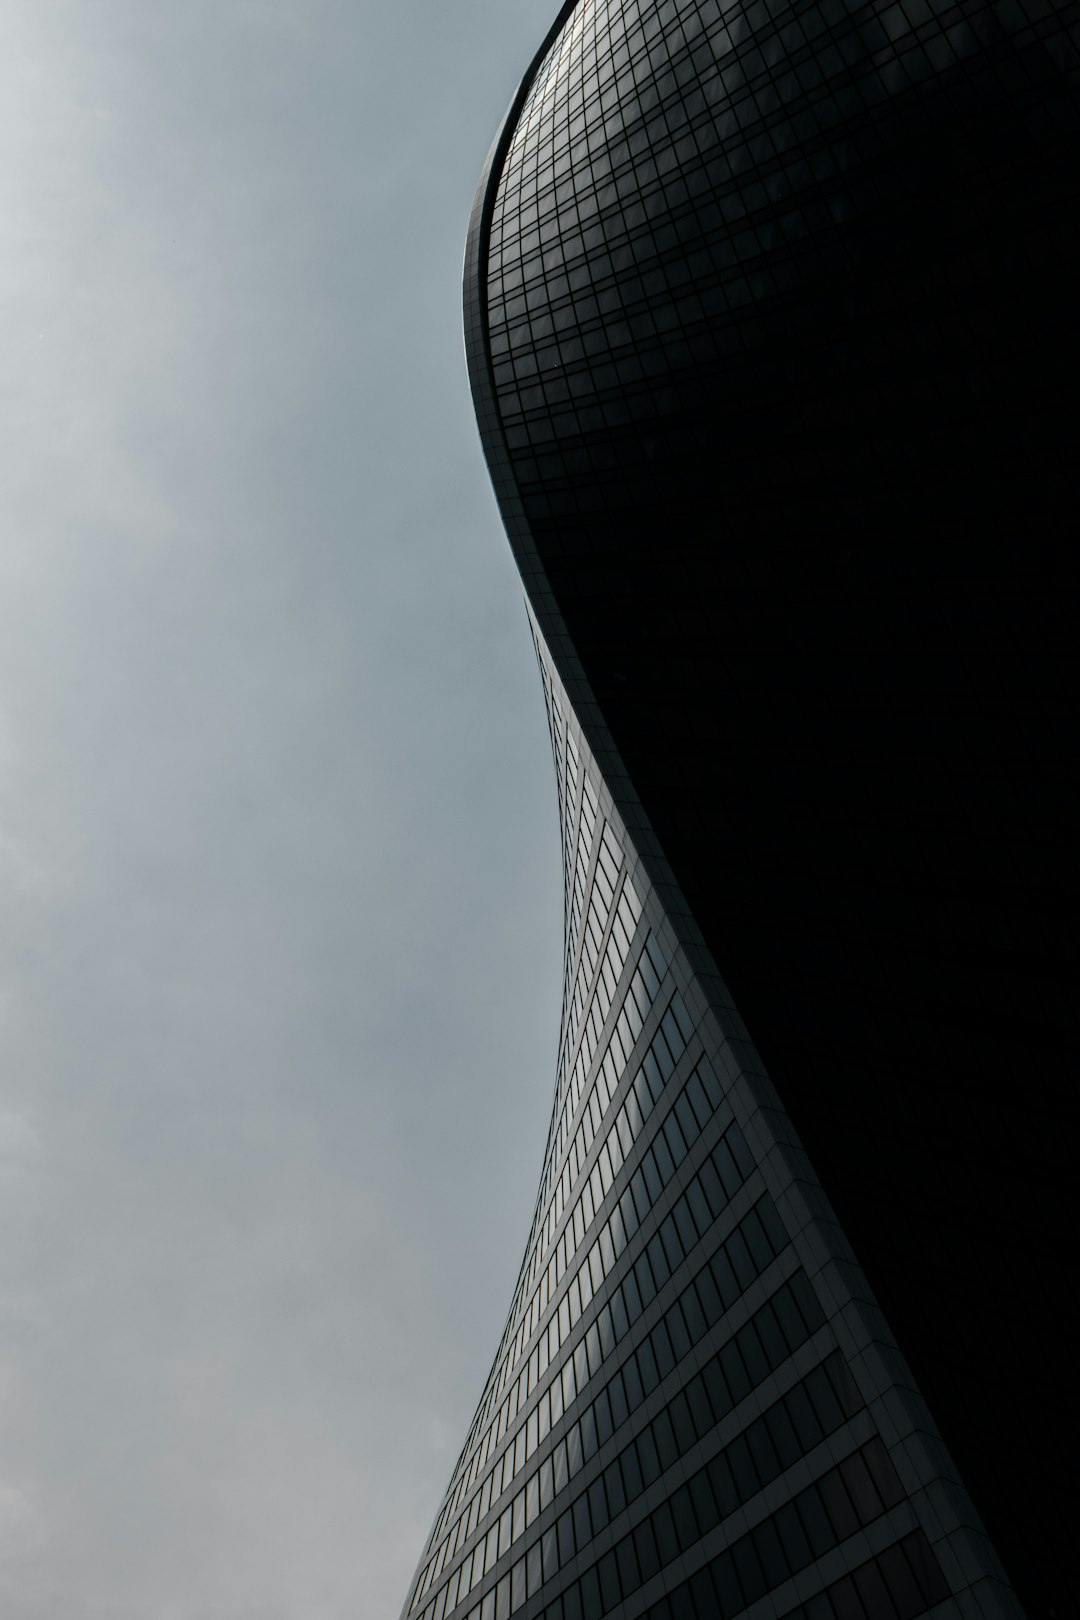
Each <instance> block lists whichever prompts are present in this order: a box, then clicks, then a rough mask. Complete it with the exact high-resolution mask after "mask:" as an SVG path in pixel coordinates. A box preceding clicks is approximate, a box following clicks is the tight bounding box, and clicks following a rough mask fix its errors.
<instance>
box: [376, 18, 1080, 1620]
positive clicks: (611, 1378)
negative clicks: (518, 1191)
mask: <svg viewBox="0 0 1080 1620" xmlns="http://www.w3.org/2000/svg"><path fill="white" fill-rule="evenodd" d="M1078 22H1080V7H1077V6H1074V5H1067V6H1066V5H1058V6H1055V5H1049V4H1041V5H1036V4H1032V3H1030V0H1023V3H1022V4H1021V3H1020V0H1003V3H999V4H952V3H946V0H896V3H888V4H885V3H882V4H863V5H859V4H855V3H853V0H810V3H803V0H800V3H796V4H786V3H783V0H777V3H775V4H770V3H768V0H753V3H750V4H745V3H741V0H740V3H732V4H727V5H722V4H720V3H719V0H576V3H573V4H568V5H565V6H564V7H563V8H562V10H561V12H560V14H559V16H558V18H557V19H556V20H555V22H554V25H553V27H552V30H551V32H550V33H549V36H548V38H547V39H546V40H545V41H544V43H543V45H542V48H541V49H540V51H539V53H538V55H537V57H536V59H535V60H534V62H533V64H532V65H531V67H530V69H529V71H528V73H527V74H526V76H525V79H524V81H523V83H522V85H521V87H520V89H519V91H518V93H517V95H516V97H515V99H514V101H513V103H512V105H511V108H510V111H509V114H508V116H507V119H506V122H505V124H504V126H503V129H502V131H501V132H500V134H499V136H498V137H497V139H496V141H495V144H494V146H493V148H492V152H491V154H490V157H489V161H488V165H487V169H486V172H485V175H484V177H483V180H482V182H481V186H480V190H479V193H478V198H477V204H476V209H475V211H474V216H473V220H472V224H471V229H470V234H469V245H468V250H467V258H466V337H467V347H468V354H469V365H470V374H471V379H472V385H473V393H474V399H475V401H476V407H477V414H478V419H479V423H480V429H481V434H482V437H483V442H484V448H485V453H486V456H487V460H488V465H489V468H490V470H491V474H492V478H493V481H494V484H495V488H496V492H497V495H498V497H499V502H500V506H501V510H502V514H503V518H504V521H505V524H506V528H507V532H508V535H509V538H510V542H511V545H512V547H513V549H514V552H515V556H516V557H517V560H518V563H519V566H520V568H521V572H522V577H523V580H524V582H525V587H526V592H527V596H528V601H529V606H530V612H531V615H532V620H533V626H534V633H535V636H536V642H537V652H538V658H539V663H540V669H541V674H542V678H543V684H544V691H545V698H546V702H547V706H548V715H549V721H550V726H551V734H552V744H553V750H554V755H555V766H556V780H557V783H558V791H559V805H560V813H561V820H562V838H563V857H564V882H565V894H566V954H565V981H564V997H563V1016H562V1030H561V1038H560V1046H559V1058H558V1069H557V1077H556V1092H555V1103H554V1107H553V1112H552V1118H551V1125H550V1129H549V1136H548V1142H547V1150H546V1154H545V1160H544V1168H543V1173H542V1176H541V1183H540V1189H539V1192H538V1196H537V1202H536V1207H535V1213H534V1217H533V1223H532V1227H531V1230H530V1233H529V1237H528V1242H527V1245H526V1251H525V1258H524V1260H523V1263H522V1269H521V1274H520V1277H519V1280H518V1284H517V1287H516V1289H515V1293H514V1299H513V1302H512V1305H511V1309H510V1313H509V1316H508V1318H507V1323H506V1328H505V1330H504V1334H503V1338H502V1340H501V1342H500V1345H499V1348H498V1351H497V1353H496V1357H495V1361H494V1364H493V1366H492V1370H491V1373H490V1375H489V1378H488V1381H487V1384H486V1385H485V1389H484V1393H483V1396H482V1398H481V1401H480V1405H479V1407H478V1409H477V1413H476V1417H475V1419H474V1421H473V1424H472V1427H471V1429H470V1432H469V1435H468V1437H467V1439H466V1442H465V1445H464V1447H463V1449H462V1452H461V1456H460V1458H459V1461H458V1464H457V1466H456V1468H455V1470H454V1474H453V1477H452V1479H451V1481H450V1484H449V1487H448V1489H447V1493H446V1496H445V1499H444V1502H443V1505H442V1507H441V1508H440V1511H439V1514H438V1517H437V1520H436V1524H435V1527H434V1529H433V1531H432V1535H431V1538H430V1541H429V1543H428V1546H427V1548H426V1549H425V1552H424V1554H423V1557H422V1559H421V1563H420V1567H419V1569H418V1572H417V1576H416V1578H415V1580H414V1583H413V1586H412V1589H411V1590H410V1593H409V1597H408V1600H407V1602H406V1607H405V1611H404V1612H405V1615H406V1616H416V1617H417V1620H448V1617H451V1616H452V1617H454V1620H459V1617H460V1620H506V1617H507V1616H509V1615H511V1614H518V1613H521V1614H522V1615H523V1616H524V1617H525V1620H536V1617H539V1616H543V1617H544V1620H601V1617H602V1616H605V1615H609V1614H618V1615H619V1616H620V1617H625V1620H635V1617H636V1616H638V1615H648V1616H649V1617H650V1620H684V1617H685V1620H690V1617H692V1616H696V1617H697V1620H711V1617H713V1616H715V1615H722V1616H725V1617H728V1616H733V1615H736V1614H742V1613H744V1612H746V1613H749V1614H751V1615H754V1616H756V1615H759V1614H760V1615H762V1616H765V1615H768V1616H770V1617H775V1620H780V1617H783V1616H787V1615H792V1616H796V1615H798V1616H802V1615H806V1616H807V1617H813V1620H829V1617H833V1620H849V1617H850V1620H857V1617H867V1616H868V1617H869V1620H878V1617H889V1620H894V1617H895V1616H897V1615H899V1616H901V1617H913V1616H915V1615H918V1614H922V1613H924V1612H926V1611H928V1610H930V1609H934V1610H935V1612H937V1613H940V1614H941V1615H942V1616H944V1615H960V1614H964V1615H980V1616H998V1615H1000V1616H1007V1615H1012V1616H1015V1615H1017V1614H1021V1613H1027V1614H1028V1615H1030V1616H1057V1617H1063V1616H1065V1615H1068V1614H1072V1613H1076V1612H1080V1575H1078V1573H1077V1570H1076V1558H1075V1554H1074V1552H1073V1547H1072V1541H1073V1540H1074V1537H1075V1531H1074V1525H1075V1522H1076V1514H1075V1507H1076V1480H1075V1461H1074V1453H1073V1445H1074V1443H1075V1429H1074V1428H1072V1427H1070V1424H1071V1423H1072V1421H1073V1418H1072V1415H1071V1414H1074V1413H1075V1405H1076V1393H1075V1385H1076V1371H1075V1369H1076V1367H1077V1365H1078V1364H1080V1354H1078V1348H1080V1347H1078V1345H1077V1341H1076V1330H1075V1327H1074V1326H1073V1315H1074V1312H1073V1310H1072V1308H1071V1307H1072V1300H1071V1294H1072V1286H1071V1280H1072V1278H1073V1276H1074V1274H1075V1263H1074V1261H1073V1246H1074V1243H1075V1239H1076V1212H1075V1205H1074V1201H1073V1200H1074V1194H1073V1186H1074V1183H1075V1179H1076V1177H1075V1168H1074V1166H1075V1150H1076V1131H1075V1112H1074V1111H1073V1104H1072V1089H1073V1075H1074V1073H1075V1035H1074V1031H1075V991H1074V987H1073V983H1072V978H1071V969H1070V962H1071V960H1073V957H1072V956H1071V955H1070V948H1071V940H1072V936H1071V932H1070V929H1071V923H1072V912H1071V897H1070V894H1069V879H1070V876H1071V874H1072V871H1073V867H1072V863H1071V860H1070V851H1071V849H1072V842H1073V832H1072V820H1073V818H1074V816H1075V811H1074V808H1073V806H1074V794H1075V788H1076V777H1077V772H1076V753H1075V739H1074V726H1073V723H1072V720H1071V713H1070V708H1069V704H1068V697H1067V693H1068V688H1067V682H1066V672H1067V669H1068V667H1069V663H1070V645H1071V640H1072V638H1073V636H1074V634H1075V632H1074V630H1073V624H1074V620H1073V617H1072V614H1073V612H1074V607H1072V606H1070V592H1072V591H1073V590H1074V585H1075V578H1074V573H1073V570H1072V567H1071V559H1070V551H1071V545H1072V539H1073V535H1072V531H1073V528H1074V527H1075V517H1074V515H1073V514H1074V511H1075V506H1074V495H1073V490H1072V488H1071V480H1072V478H1073V461H1074V458H1075V441H1074V438H1073V437H1072V433H1073V428H1074V424H1075V412H1074V409H1073V407H1072V405H1071V401H1072V398H1073V393H1074V376H1075V361H1076V344H1075V329H1076V313H1075V307H1074V305H1075V299H1074V295H1073V288H1074V286H1075V284H1076V267H1077V255H1076V251H1075V248H1076V242H1075V217H1076V216H1075V207H1076V200H1077V190H1078V188H1077V184H1076V181H1077V153H1078V143H1077V133H1078V124H1080V118H1078V109H1077V97H1076V55H1075V48H1074V47H1073V46H1072V44H1071V43H1070V40H1071V37H1073V36H1075V33H1076V28H1077V24H1078ZM1070 30H1071V34H1070Z"/></svg>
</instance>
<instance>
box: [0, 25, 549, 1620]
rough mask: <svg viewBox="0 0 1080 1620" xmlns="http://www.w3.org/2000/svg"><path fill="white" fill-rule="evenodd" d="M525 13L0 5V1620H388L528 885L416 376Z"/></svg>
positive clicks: (540, 887) (483, 1245)
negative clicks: (0, 151)
mask: <svg viewBox="0 0 1080 1620" xmlns="http://www.w3.org/2000/svg"><path fill="white" fill-rule="evenodd" d="M555 9H556V6H555V0H172V3H170V0H0V21H2V24H3V29H2V37H3V50H2V53H0V141H2V144H3V154H2V161H0V238H2V240H0V345H2V364H0V1614H2V1615H3V1617H4V1620H61V1617H62V1620H339V1617H341V1620H344V1617H346V1616H348V1617H350V1620H369V1617H370V1620H379V1617H383V1616H386V1617H389V1620H395V1617H396V1615H397V1611H398V1609H399V1607H400V1604H401V1601H402V1599H403V1597H404V1594H405V1588H406V1585H407V1583H408V1579H409V1576H410V1574H411V1572H412V1569H413V1566H414V1564H415V1562H416V1560H417V1557H418V1555H419V1553H420V1550H421V1544H422V1542H423V1539H424V1537H425V1536H426V1533H427V1530H428V1528H429V1524H430V1520H431V1517H432V1515H433V1513H434V1511H435V1509H436V1506H437V1504H438V1501H439V1498H440V1496H441V1493H442V1489H443V1486H444V1484H445V1483H446V1479H447V1477H448V1474H449V1470H450V1468H451V1466H452V1464H453V1460H454V1457H455V1455H456V1453H457V1450H458V1448H459V1446H460V1443H461V1441H462V1439H463V1438H464V1430H465V1427H466V1425H467V1423H468V1421H469V1418H470V1416H471V1413H472V1409H473V1407H474V1404H475V1401H476V1399H477V1397H478V1395H479V1393H480V1389H481V1386H482V1383H483V1379H484V1376H485V1374H486V1371H487V1367H488V1364H489V1361H490V1357H491V1355H492V1353H493V1351H494V1349H495V1343H496V1340H497V1337H498V1334H499V1331H500V1329H501V1326H502V1321H503V1314H504V1310H505V1307H506V1306H507V1305H508V1303H509V1298H510V1292H511V1289H512V1286H513V1282H514V1279H515V1275H516V1270H517V1264H518V1261H519V1258H520V1254H521V1250H522V1248H523V1245H524V1241H525V1236H526V1227H527V1223H528V1218H529V1214H530V1210H531V1203H532V1197H533V1193H534V1190H535V1182H536V1177H537V1175H538V1172H539V1166H540V1155H541V1150H542V1138H543V1134H544V1130H545V1127H546V1122H547V1114H548V1109H549V1105H550V1096H551V1089H552V1084H553V1073H554V1057H555V1050H556V1041H557V1017H558V993H559V956H560V947H561V882H560V876H559V863H558V847H557V825H556V817H555V799H554V788H553V780H552V770H551V762H550V756H549V750H548V741H547V733H546V728H545V725H544V718H543V705H542V700H541V695H540V685H539V680H538V677H537V673H536V668H535V663H534V659H533V653H532V649H531V645H530V642H529V638H528V633H527V628H526V623H525V616H524V612H523V609H522V606H521V594H520V587H519V583H518V580H517V576H516V573H515V570H514V568H513V564H512V562H511V559H510V556H509V553H508V550H507V547H506V543H505V540H504V538H503V536H502V532H501V529H500V526H499V522H498V518H497V514H496V511H495V507H494V503H493V500H492V498H491V495H490V492H489V487H488V482H487V477H486V473H485V471H484V468H483V463H482V459H481V455H480V450H479V445H478V441H477V437H476V431H475V427H474V423H473V417H472V411H471V406H470V403H469V398H468V391H467V385H466V379H465V372H464V363H463V359H462V345H461V335H460V316H459V306H460V289H459V281H460V266H461V258H462V249H463V239H464V233H465V228H466V224H467V220H468V213H469V208H470V204H471V200H472V193H473V188H474V186H475V183H476V179H477V177H478V174H479V171H480V168H481V165H482V162H483V158H484V155H485V152H486V150H487V146H488V144H489V141H490V139H491V137H492V135H493V134H494V131H495V129H496V127H497V124H498V121H499V119H500V117H501V115H502V112H503V110H504V108H505V105H506V103H507V101H508V100H509V97H510V94H511V91H512V89H513V87H514V84H515V83H516V80H517V77H518V76H519V74H520V73H521V71H522V70H523V69H524V67H525V66H526V64H527V62H528V60H529V58H530V56H531V55H532V52H533V50H534V49H535V47H536V46H537V44H538V43H539V41H540V39H541V37H542V35H543V33H544V30H545V29H546V27H547V26H548V24H549V23H550V21H551V19H552V16H553V15H554V12H555Z"/></svg>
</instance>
